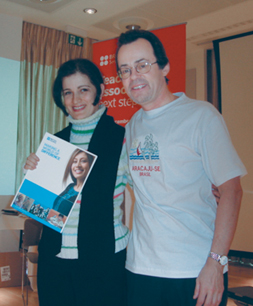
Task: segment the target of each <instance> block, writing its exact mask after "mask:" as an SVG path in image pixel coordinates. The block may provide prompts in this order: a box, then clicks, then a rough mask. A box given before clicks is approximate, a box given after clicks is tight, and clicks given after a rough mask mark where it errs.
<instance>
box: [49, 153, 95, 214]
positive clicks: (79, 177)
mask: <svg viewBox="0 0 253 306" xmlns="http://www.w3.org/2000/svg"><path fill="white" fill-rule="evenodd" d="M92 161H93V156H92V155H90V154H87V153H86V152H84V151H82V150H80V149H76V150H75V151H74V152H73V153H72V154H71V156H70V159H69V161H68V164H67V166H66V169H65V172H64V176H63V184H66V183H67V180H68V178H69V176H70V177H71V179H72V181H73V183H70V184H69V185H68V186H67V188H66V189H65V190H64V191H63V192H62V193H61V194H60V195H59V196H58V197H57V198H56V199H55V201H54V204H53V209H54V210H56V211H58V212H59V213H61V214H63V215H65V216H68V214H69V212H70V210H71V208H72V205H73V202H75V200H76V197H77V195H78V193H79V192H80V191H81V188H82V186H83V182H84V180H85V178H86V176H87V174H88V172H89V170H90V166H91V164H92Z"/></svg>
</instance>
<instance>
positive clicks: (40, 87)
mask: <svg viewBox="0 0 253 306" xmlns="http://www.w3.org/2000/svg"><path fill="white" fill-rule="evenodd" d="M92 42H93V40H92V39H90V38H84V42H83V47H80V46H75V45H70V44H69V43H68V34H67V33H65V32H63V31H59V30H55V29H50V28H47V27H43V26H39V25H35V24H31V23H28V22H24V23H23V31H22V48H21V63H20V65H21V66H20V89H19V110H18V131H17V133H18V135H17V171H16V189H17V188H18V187H19V185H20V183H21V181H22V179H23V165H24V163H25V160H26V158H27V157H28V156H29V154H30V153H31V152H36V150H37V148H38V146H39V143H40V141H41V139H42V137H43V135H44V133H45V132H49V133H52V134H54V133H55V132H57V131H59V130H61V129H62V128H64V127H65V126H66V117H65V116H64V114H63V112H62V111H61V110H60V109H59V108H57V107H56V106H55V104H54V102H53V99H52V85H53V81H54V79H55V77H56V74H57V70H58V68H59V66H60V65H61V64H62V63H64V62H65V61H67V60H69V59H74V58H88V59H92Z"/></svg>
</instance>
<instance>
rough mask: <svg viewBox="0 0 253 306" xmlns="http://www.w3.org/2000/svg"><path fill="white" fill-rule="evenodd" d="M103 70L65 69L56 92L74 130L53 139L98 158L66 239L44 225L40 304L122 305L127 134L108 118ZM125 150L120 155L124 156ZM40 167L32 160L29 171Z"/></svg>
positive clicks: (73, 65)
mask: <svg viewBox="0 0 253 306" xmlns="http://www.w3.org/2000/svg"><path fill="white" fill-rule="evenodd" d="M103 92H104V84H103V78H102V75H101V73H100V71H99V69H98V68H97V67H96V66H95V65H94V64H93V63H92V62H90V61H89V60H86V59H76V60H70V61H68V62H66V63H64V64H63V65H62V66H61V67H60V68H59V71H58V75H57V77H56V79H55V82H54V86H53V97H54V101H55V103H56V105H57V106H58V107H60V108H61V109H62V111H63V112H64V114H65V115H68V120H69V122H70V124H69V126H68V127H66V128H65V129H63V130H62V131H60V132H59V133H57V134H56V136H58V137H60V138H62V139H64V140H66V141H69V142H71V143H73V144H76V145H77V146H79V147H81V148H82V149H87V150H88V151H90V152H92V153H94V154H96V155H97V156H98V158H97V160H96V163H95V165H94V167H93V169H92V171H91V173H90V175H89V178H88V179H87V181H86V183H85V186H84V188H83V190H82V195H81V197H80V198H78V200H77V203H76V205H75V207H74V209H73V210H72V211H71V214H70V217H69V219H68V222H67V224H66V226H65V228H64V231H63V234H62V235H61V234H59V233H58V232H56V231H54V230H52V229H50V228H48V227H44V229H43V234H42V238H41V241H40V245H39V264H38V293H39V301H40V306H51V305H54V306H57V305H60V306H62V305H71V306H80V305H82V306H86V305H87V306H122V305H125V293H126V282H125V268H124V265H125V256H126V245H127V240H128V235H129V231H128V229H127V228H126V227H125V226H124V225H123V224H122V222H121V219H122V211H121V209H120V205H121V203H122V201H123V191H124V189H125V185H126V182H127V177H126V172H125V169H126V165H127V162H126V154H125V147H124V146H123V149H122V144H123V140H124V128H123V127H120V126H118V125H117V124H115V122H114V120H113V118H112V117H110V116H108V115H107V114H106V108H105V106H104V105H100V106H99V100H100V98H101V97H102V95H103ZM121 151H122V152H121ZM38 162H39V159H38V157H37V156H36V155H35V154H31V155H30V156H29V157H28V159H27V162H26V165H25V169H34V168H35V167H36V165H37V163H38Z"/></svg>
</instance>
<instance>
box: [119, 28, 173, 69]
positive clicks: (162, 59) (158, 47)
mask: <svg viewBox="0 0 253 306" xmlns="http://www.w3.org/2000/svg"><path fill="white" fill-rule="evenodd" d="M139 38H143V39H146V40H147V41H148V42H149V43H150V44H151V46H152V48H153V51H154V55H155V57H156V60H157V64H158V66H159V68H160V69H163V68H164V67H165V66H166V65H167V64H168V62H169V59H168V57H167V55H166V51H165V49H164V47H163V44H162V43H161V41H160V39H159V38H158V37H157V36H156V35H155V34H153V33H152V32H149V31H145V30H129V31H127V32H125V33H121V35H120V36H119V38H118V45H117V50H116V65H117V71H118V70H119V65H118V53H119V50H120V48H121V47H122V46H123V45H127V44H130V43H132V42H134V41H136V40H137V39H139Z"/></svg>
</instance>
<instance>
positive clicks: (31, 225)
mask: <svg viewBox="0 0 253 306" xmlns="http://www.w3.org/2000/svg"><path fill="white" fill-rule="evenodd" d="M42 228H43V225H42V224H41V223H40V222H38V221H35V220H33V219H30V218H29V219H26V220H25V224H24V231H23V248H24V249H28V247H29V246H32V245H38V244H39V241H40V237H41V231H42Z"/></svg>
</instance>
